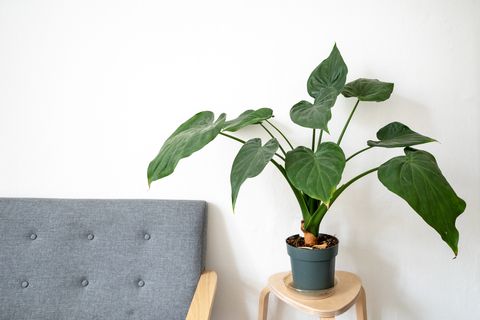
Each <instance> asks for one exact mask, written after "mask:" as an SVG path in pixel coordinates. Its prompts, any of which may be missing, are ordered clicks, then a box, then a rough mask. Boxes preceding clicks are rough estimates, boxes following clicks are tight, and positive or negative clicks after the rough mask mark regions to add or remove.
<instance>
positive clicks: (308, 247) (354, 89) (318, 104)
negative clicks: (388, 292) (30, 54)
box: [147, 45, 466, 290]
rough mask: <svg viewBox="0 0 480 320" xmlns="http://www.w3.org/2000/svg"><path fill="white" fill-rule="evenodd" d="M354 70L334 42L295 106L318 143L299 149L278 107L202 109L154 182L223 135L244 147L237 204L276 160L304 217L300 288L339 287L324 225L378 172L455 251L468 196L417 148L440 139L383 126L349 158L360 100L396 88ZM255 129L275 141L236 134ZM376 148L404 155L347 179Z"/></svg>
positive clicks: (174, 141) (172, 144)
mask: <svg viewBox="0 0 480 320" xmlns="http://www.w3.org/2000/svg"><path fill="white" fill-rule="evenodd" d="M347 72H348V69H347V66H346V65H345V62H344V60H343V58H342V56H341V54H340V52H339V50H338V48H337V46H336V45H335V46H334V47H333V49H332V51H331V53H330V55H329V56H328V58H326V59H325V60H324V61H323V62H322V63H320V65H319V66H318V67H316V68H315V69H314V70H313V72H312V73H311V74H310V77H309V78H308V81H307V91H308V94H309V95H310V96H311V98H312V101H311V102H310V101H306V100H302V101H300V102H298V103H297V104H295V105H294V106H293V107H292V108H291V110H290V118H291V120H292V121H293V122H294V123H295V124H297V125H299V126H301V127H304V128H308V129H309V130H311V137H312V138H311V140H312V141H311V145H309V146H293V145H292V143H290V141H289V140H288V138H287V137H286V136H285V134H283V133H282V131H281V130H280V129H279V128H278V127H277V126H276V125H275V124H274V122H273V120H272V118H273V112H272V110H271V109H269V108H261V109H258V110H247V111H245V112H243V113H242V114H240V115H239V116H238V117H237V118H235V119H232V120H229V121H226V115H225V114H224V113H222V114H221V115H220V116H219V117H218V118H217V119H216V120H215V117H214V114H213V113H212V112H210V111H203V112H199V113H197V114H196V115H194V116H193V117H191V118H190V119H188V120H187V121H186V122H184V123H183V124H182V125H180V127H178V128H177V130H176V131H175V132H174V133H173V134H172V135H171V136H170V137H169V138H168V139H167V140H166V141H165V142H164V144H163V146H162V147H161V149H160V152H159V153H158V155H157V156H156V157H155V158H154V159H153V160H152V161H151V162H150V164H149V166H148V174H147V175H148V184H149V185H150V184H151V183H152V182H153V181H155V180H158V179H161V178H163V177H166V176H168V175H170V174H171V173H172V172H173V171H174V169H175V167H176V165H177V164H178V162H179V160H181V159H182V158H185V157H188V156H190V155H191V154H192V153H194V152H196V151H198V150H200V149H201V148H203V147H204V146H205V145H207V144H208V143H209V142H210V141H212V140H214V139H215V138H216V137H217V136H219V135H220V136H223V137H226V138H229V139H232V140H235V141H237V142H239V143H241V144H242V146H241V148H240V150H239V151H238V154H237V155H236V157H235V159H234V161H233V165H232V169H231V173H230V183H231V196H232V199H231V200H232V206H233V208H234V207H235V203H236V200H237V196H238V192H239V190H240V187H241V185H242V184H243V182H244V181H245V180H246V179H248V178H253V177H255V176H257V175H258V174H260V173H261V172H262V170H263V169H264V168H265V166H266V165H267V164H268V163H271V164H273V165H274V166H275V167H276V168H277V169H278V170H279V171H280V173H281V174H282V175H283V177H284V178H285V180H286V182H287V183H288V184H289V186H290V187H291V189H292V191H293V193H294V195H295V197H296V199H297V201H298V204H299V208H300V212H301V215H302V219H300V221H299V226H300V229H301V231H302V235H294V236H290V237H288V238H287V240H286V241H287V250H288V253H289V255H290V257H291V262H292V273H293V282H294V286H295V288H298V289H303V290H322V289H328V288H331V287H332V286H333V285H334V272H335V256H336V255H337V252H338V239H337V238H335V237H333V236H331V235H327V234H320V233H319V228H320V224H321V222H322V219H323V218H324V216H325V214H326V213H327V212H328V210H329V209H330V208H331V206H332V204H333V203H334V202H335V201H336V200H337V199H338V197H339V196H340V195H341V194H342V192H343V191H345V189H347V188H348V187H349V186H350V185H351V184H352V183H354V182H356V181H357V180H359V179H360V178H362V177H364V176H366V175H368V174H370V173H373V172H376V173H377V176H378V179H379V180H380V182H381V183H382V184H383V185H384V186H385V187H386V188H387V189H388V190H390V191H391V192H393V193H395V194H397V195H398V196H400V197H401V198H403V199H404V200H405V201H407V203H408V204H409V205H410V206H411V207H412V209H413V210H414V211H415V212H416V213H417V214H418V215H420V217H421V218H422V219H423V220H424V221H425V222H426V223H427V224H428V225H430V226H431V227H432V228H433V229H435V230H436V231H437V232H438V233H439V234H440V236H441V238H442V239H443V241H445V242H446V243H447V245H448V246H450V248H451V249H452V250H453V252H454V254H455V256H456V255H457V253H458V238H459V233H458V230H457V229H456V227H455V220H456V218H457V217H458V216H459V215H460V214H461V213H462V212H463V211H464V210H465V207H466V204H465V201H463V200H462V199H461V198H459V197H458V196H457V195H456V193H455V191H454V190H453V189H452V187H451V186H450V184H449V183H448V182H447V180H446V179H445V177H444V176H443V174H442V172H441V171H440V169H439V167H438V165H437V162H436V160H435V158H434V156H433V155H432V154H430V153H428V152H427V151H424V150H420V149H417V148H414V147H413V146H416V145H420V144H424V143H429V142H434V141H435V140H434V139H432V138H429V137H427V136H424V135H421V134H419V133H417V132H415V131H413V130H411V129H410V128H409V127H407V126H406V125H404V124H402V123H400V122H392V123H389V124H387V125H385V126H384V127H383V128H381V129H380V130H378V132H377V139H376V140H368V141H367V143H366V146H365V148H363V149H361V150H359V151H356V152H354V153H352V154H351V155H350V156H348V157H346V156H345V153H344V151H343V150H342V148H341V147H340V145H341V142H342V139H343V137H344V135H345V132H346V129H347V127H348V125H349V123H350V121H351V119H352V116H353V114H354V113H355V110H356V109H357V107H358V105H359V103H360V102H361V101H375V102H381V101H385V100H387V99H388V98H389V97H390V95H391V93H392V91H393V83H388V82H382V81H379V80H376V79H363V78H361V79H357V80H355V81H352V82H349V83H346V78H347ZM340 94H342V95H343V96H344V97H346V98H355V104H354V107H353V109H352V111H351V113H350V116H349V117H348V119H347V121H346V123H345V125H344V127H343V130H342V131H341V132H340V134H339V135H338V138H337V139H335V140H334V141H324V140H325V135H326V134H330V133H329V129H328V122H329V121H330V118H331V108H332V107H333V106H334V104H335V102H336V99H337V97H338V96H339V95H340ZM248 126H261V127H262V128H263V129H264V130H265V131H266V133H268V135H269V136H270V137H271V139H270V140H269V141H267V142H266V143H265V144H263V145H262V141H261V139H259V138H253V139H250V140H248V141H244V140H242V139H239V138H238V137H235V136H234V135H232V132H235V131H238V130H240V129H243V128H245V127H248ZM280 138H281V139H280ZM280 141H282V142H280ZM287 146H288V147H287ZM372 148H402V149H403V154H401V155H399V156H397V157H394V158H392V159H390V160H388V161H386V162H385V163H383V164H381V165H379V166H374V167H373V168H371V169H369V170H367V171H365V172H363V173H360V174H359V175H357V176H355V177H353V178H351V179H349V180H346V182H344V183H343V184H340V182H341V180H342V173H343V171H344V168H345V165H347V164H348V161H350V160H351V159H352V158H353V157H355V156H357V155H359V154H361V153H363V152H366V151H368V150H370V149H372Z"/></svg>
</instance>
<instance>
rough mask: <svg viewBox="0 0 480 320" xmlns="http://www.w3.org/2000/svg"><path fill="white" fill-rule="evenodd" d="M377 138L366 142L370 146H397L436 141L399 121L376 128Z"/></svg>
mask: <svg viewBox="0 0 480 320" xmlns="http://www.w3.org/2000/svg"><path fill="white" fill-rule="evenodd" d="M377 138H378V140H380V141H372V140H368V141H367V144H368V145H369V146H371V147H382V148H397V147H409V146H414V145H417V144H423V143H428V142H434V141H436V140H435V139H432V138H429V137H426V136H424V135H421V134H419V133H416V132H415V131H412V130H411V129H410V128H409V127H407V126H406V125H404V124H403V123H400V122H392V123H389V124H387V125H386V126H384V127H383V128H381V129H380V130H378V132H377Z"/></svg>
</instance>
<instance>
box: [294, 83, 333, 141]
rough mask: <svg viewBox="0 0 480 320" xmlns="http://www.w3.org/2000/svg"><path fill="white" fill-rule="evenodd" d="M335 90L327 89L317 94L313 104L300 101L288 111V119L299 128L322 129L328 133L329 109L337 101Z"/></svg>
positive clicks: (330, 116)
mask: <svg viewBox="0 0 480 320" xmlns="http://www.w3.org/2000/svg"><path fill="white" fill-rule="evenodd" d="M337 96H338V93H337V91H336V90H335V89H332V88H328V89H323V90H321V91H320V92H319V96H318V97H317V98H315V101H314V103H311V102H308V101H305V100H302V101H300V102H299V103H297V104H296V105H294V106H293V107H292V109H291V110H290V119H292V121H293V122H295V123H296V124H298V125H299V126H302V127H305V128H312V129H322V130H325V131H326V132H328V126H327V125H328V122H329V121H330V119H331V118H332V112H331V111H330V109H331V108H332V107H333V105H334V104H335V101H336V100H337Z"/></svg>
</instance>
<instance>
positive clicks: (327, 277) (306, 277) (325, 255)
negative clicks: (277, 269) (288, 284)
mask: <svg viewBox="0 0 480 320" xmlns="http://www.w3.org/2000/svg"><path fill="white" fill-rule="evenodd" d="M287 252H288V255H289V256H290V262H291V265H292V277H293V286H294V287H295V288H296V289H300V290H325V289H329V288H331V287H333V286H334V284H335V257H336V256H337V253H338V244H337V245H335V246H333V247H330V248H327V249H320V250H309V249H302V248H297V247H294V246H291V245H289V244H288V243H287Z"/></svg>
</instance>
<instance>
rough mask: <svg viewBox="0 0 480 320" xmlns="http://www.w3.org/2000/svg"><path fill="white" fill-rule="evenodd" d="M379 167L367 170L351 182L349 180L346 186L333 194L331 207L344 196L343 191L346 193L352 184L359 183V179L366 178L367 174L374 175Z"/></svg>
mask: <svg viewBox="0 0 480 320" xmlns="http://www.w3.org/2000/svg"><path fill="white" fill-rule="evenodd" d="M378 168H379V167H376V168H373V169H370V170H367V171H365V172H362V173H360V174H359V175H358V176H356V177H354V178H352V179H351V180H349V181H348V182H346V183H345V184H343V185H342V186H341V187H340V188H338V189H337V191H335V192H334V193H333V196H332V199H330V206H331V205H332V204H333V202H334V201H335V200H337V198H338V196H339V195H340V194H342V192H343V191H345V189H347V188H348V187H349V186H350V185H351V184H352V183H354V182H355V181H357V180H358V179H360V178H363V177H364V176H366V175H367V174H369V173H372V172H375V171H377V170H378Z"/></svg>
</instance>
